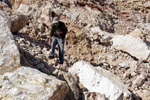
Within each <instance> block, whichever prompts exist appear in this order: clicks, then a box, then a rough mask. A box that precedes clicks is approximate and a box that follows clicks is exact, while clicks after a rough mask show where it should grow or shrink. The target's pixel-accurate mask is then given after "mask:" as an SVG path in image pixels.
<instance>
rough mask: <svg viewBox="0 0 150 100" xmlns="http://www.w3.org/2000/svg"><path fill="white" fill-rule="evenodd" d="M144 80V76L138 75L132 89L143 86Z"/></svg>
mask: <svg viewBox="0 0 150 100" xmlns="http://www.w3.org/2000/svg"><path fill="white" fill-rule="evenodd" d="M145 79H146V76H145V75H143V74H141V75H139V76H138V77H137V78H136V79H135V80H134V81H133V87H140V86H141V85H143V83H144V81H145Z"/></svg>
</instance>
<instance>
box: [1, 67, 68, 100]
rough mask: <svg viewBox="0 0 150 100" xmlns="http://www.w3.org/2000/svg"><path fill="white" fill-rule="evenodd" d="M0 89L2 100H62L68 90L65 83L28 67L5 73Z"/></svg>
mask: <svg viewBox="0 0 150 100" xmlns="http://www.w3.org/2000/svg"><path fill="white" fill-rule="evenodd" d="M0 87H1V89H0V98H1V99H2V100H3V99H5V100H6V99H7V100H64V98H65V96H66V94H67V92H68V90H69V89H68V86H67V84H66V82H64V81H60V80H58V79H57V78H55V77H53V76H48V75H46V74H44V73H41V72H40V71H38V70H37V69H33V68H29V67H20V68H18V69H17V70H16V71H14V72H12V73H5V74H4V75H3V76H1V77H0Z"/></svg>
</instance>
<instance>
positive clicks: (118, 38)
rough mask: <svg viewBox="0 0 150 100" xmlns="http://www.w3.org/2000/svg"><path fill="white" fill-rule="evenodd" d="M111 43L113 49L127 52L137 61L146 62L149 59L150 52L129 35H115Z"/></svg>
mask: <svg viewBox="0 0 150 100" xmlns="http://www.w3.org/2000/svg"><path fill="white" fill-rule="evenodd" d="M112 41H113V47H114V48H116V49H118V50H122V51H124V52H127V53H129V54H130V55H131V56H133V57H136V58H137V59H141V60H146V59H147V58H148V57H149V54H150V50H149V49H148V46H147V45H146V43H144V42H143V41H142V40H141V39H140V38H136V37H133V36H131V35H115V36H114V37H113V39H112Z"/></svg>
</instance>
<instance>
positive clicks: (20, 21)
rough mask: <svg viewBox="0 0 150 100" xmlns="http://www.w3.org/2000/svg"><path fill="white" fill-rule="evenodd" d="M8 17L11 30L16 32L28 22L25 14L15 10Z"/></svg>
mask: <svg viewBox="0 0 150 100" xmlns="http://www.w3.org/2000/svg"><path fill="white" fill-rule="evenodd" d="M10 19H11V32H18V31H19V30H20V29H22V28H23V27H25V26H26V24H27V22H28V18H27V16H25V15H22V14H20V13H17V12H13V15H12V16H10Z"/></svg>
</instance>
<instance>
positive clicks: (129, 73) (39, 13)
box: [0, 0, 150, 100]
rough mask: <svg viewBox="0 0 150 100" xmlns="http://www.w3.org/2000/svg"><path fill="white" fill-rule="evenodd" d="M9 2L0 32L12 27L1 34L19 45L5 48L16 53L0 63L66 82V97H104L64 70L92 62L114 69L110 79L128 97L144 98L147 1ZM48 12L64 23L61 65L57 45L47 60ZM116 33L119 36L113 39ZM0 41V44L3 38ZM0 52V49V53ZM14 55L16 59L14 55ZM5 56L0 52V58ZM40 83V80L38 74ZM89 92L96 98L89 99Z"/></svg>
mask: <svg viewBox="0 0 150 100" xmlns="http://www.w3.org/2000/svg"><path fill="white" fill-rule="evenodd" d="M10 2H11V3H12V5H13V10H11V9H9V8H8V7H6V6H5V5H4V6H3V5H1V6H0V11H1V12H3V11H4V12H5V14H3V13H1V15H2V16H3V17H2V18H3V19H6V20H5V21H6V22H5V23H6V24H5V25H4V23H3V21H4V20H2V19H0V22H1V23H2V26H3V25H4V27H3V28H1V29H3V31H1V33H11V32H12V33H13V34H14V36H12V34H9V36H7V38H9V37H10V38H11V39H7V41H6V42H8V43H10V42H11V43H12V44H13V43H14V46H15V48H16V49H17V48H19V51H18V50H15V51H16V52H14V50H13V49H11V50H13V53H17V56H16V59H14V60H8V59H5V60H7V61H6V62H8V63H6V62H5V60H3V61H1V60H0V64H2V63H4V62H5V64H6V65H8V64H10V63H9V62H10V61H11V62H15V61H17V62H16V63H15V64H14V63H13V64H14V65H19V64H21V66H30V67H32V68H35V69H38V70H40V71H41V72H43V73H46V74H48V75H53V76H55V77H57V78H58V79H59V80H63V81H65V82H66V83H67V85H68V87H69V92H68V93H67V95H66V96H65V99H66V100H67V99H68V100H72V99H76V100H77V99H78V100H82V99H83V100H84V99H90V100H92V99H94V100H95V99H97V98H98V99H99V98H101V99H107V97H106V96H108V94H107V95H103V94H101V93H98V92H97V91H94V92H89V91H87V88H85V86H84V85H83V84H81V83H79V82H78V81H79V80H78V76H75V78H73V77H72V75H71V74H70V73H69V72H68V69H69V68H71V67H72V66H73V65H74V63H76V62H77V61H80V60H82V61H86V62H89V63H90V64H91V65H92V66H93V67H94V71H95V69H96V72H95V73H97V71H99V68H100V67H101V68H103V69H106V70H107V71H109V72H110V73H113V74H115V79H116V80H117V78H116V76H117V77H119V78H120V79H121V81H122V82H123V83H124V84H125V85H126V86H127V87H128V90H129V91H131V92H132V95H131V98H132V100H140V99H143V100H149V92H148V91H149V90H150V84H149V83H150V82H149V81H150V77H149V76H150V74H149V73H150V63H149V62H150V57H149V56H150V55H149V50H150V35H149V31H150V30H149V26H150V24H149V22H150V17H149V16H150V14H149V13H150V10H149V5H148V4H149V1H147V0H142V1H139V0H99V1H98V0H88V1H87V0H48V1H46V0H13V1H10ZM14 10H15V11H14ZM18 12H19V13H18ZM54 16H60V20H61V21H63V22H65V24H66V25H67V27H68V33H67V36H66V41H65V42H66V43H65V54H64V64H63V65H60V64H58V56H59V54H58V47H56V52H55V58H54V59H48V55H49V52H50V46H49V45H48V39H49V33H50V30H51V29H50V26H51V21H52V18H53V17H54ZM7 18H8V19H7ZM5 26H6V27H5ZM22 27H23V29H22ZM4 30H6V31H7V32H4ZM10 30H11V32H10ZM5 35H6V34H5ZM117 37H118V39H119V41H117V40H116V39H115V38H117ZM120 37H121V38H120ZM0 38H1V39H0V41H2V40H4V39H5V38H3V35H1V37H0ZM124 39H125V42H124V41H123V40H124ZM5 40H6V39H5ZM14 40H15V41H14ZM133 40H134V41H133ZM114 41H115V42H116V44H117V45H119V46H118V47H117V48H116V47H115V46H114V43H115V42H114ZM127 41H129V42H127ZM8 43H6V44H8ZM0 44H3V45H4V42H0ZM6 44H5V45H6ZM15 44H17V46H16V45H15ZM120 44H122V45H121V46H120ZM128 44H130V45H128ZM141 48H142V50H141ZM2 49H3V48H2V47H1V50H2ZM132 49H134V50H132ZM11 50H9V51H11ZM19 52H20V53H19ZM3 53H4V52H0V55H3ZM5 53H9V52H5ZM6 55H8V54H6ZM19 56H21V60H18V59H20V58H19ZM5 57H6V56H3V57H2V56H0V59H3V58H5ZM11 57H12V56H11ZM20 61H21V62H20ZM18 62H19V64H18ZM19 66H20V65H19ZM11 67H12V68H14V67H13V65H12V64H11V65H9V67H8V68H9V70H10V71H12V70H11V69H10V68H11ZM5 68H6V67H5ZM97 68H98V69H97ZM101 70H102V69H101ZM0 71H1V72H2V74H3V73H5V72H7V71H8V70H7V71H4V70H2V69H0ZM100 73H101V71H100ZM88 74H89V73H88ZM85 76H86V75H85ZM1 78H2V79H4V77H3V76H0V79H1ZM39 79H40V78H39ZM108 79H109V78H108ZM115 79H114V80H115ZM110 80H111V79H110ZM138 80H139V81H138ZM41 82H44V79H42V81H41ZM119 82H120V81H119ZM113 83H115V82H113ZM0 84H1V81H0ZM116 84H117V83H115V85H116ZM124 84H123V86H124ZM117 86H118V85H117ZM118 87H121V86H120V85H119V86H118ZM120 91H123V90H120ZM95 95H96V98H93V97H94V96H95ZM71 97H72V98H71ZM122 97H123V98H128V97H129V95H128V92H124V94H123V96H122V95H121V98H122ZM127 100H128V99H127Z"/></svg>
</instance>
